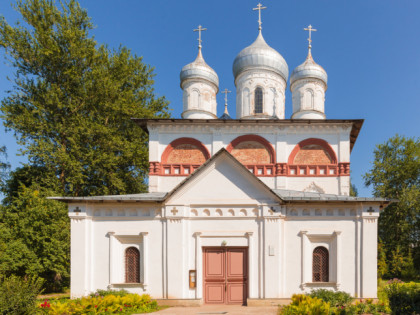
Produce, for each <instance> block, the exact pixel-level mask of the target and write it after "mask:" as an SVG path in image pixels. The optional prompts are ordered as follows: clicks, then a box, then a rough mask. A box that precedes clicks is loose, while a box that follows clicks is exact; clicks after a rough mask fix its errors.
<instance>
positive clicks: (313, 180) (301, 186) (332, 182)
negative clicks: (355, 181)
mask: <svg viewBox="0 0 420 315" xmlns="http://www.w3.org/2000/svg"><path fill="white" fill-rule="evenodd" d="M339 178H340V177H303V176H302V177H301V176H299V177H298V176H296V177H292V176H290V177H287V178H286V183H287V184H286V187H287V189H290V190H299V191H308V192H319V193H324V194H336V195H339V194H340V191H339V185H338V183H339Z"/></svg>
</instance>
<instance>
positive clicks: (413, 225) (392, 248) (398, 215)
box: [364, 135, 420, 276]
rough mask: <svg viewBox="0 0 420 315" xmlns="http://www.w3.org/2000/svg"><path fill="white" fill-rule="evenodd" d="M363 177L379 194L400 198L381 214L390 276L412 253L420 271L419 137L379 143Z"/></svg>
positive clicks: (394, 274) (394, 138)
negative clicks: (368, 170)
mask: <svg viewBox="0 0 420 315" xmlns="http://www.w3.org/2000/svg"><path fill="white" fill-rule="evenodd" d="M364 179H365V184H366V185H367V186H372V187H373V193H374V195H375V196H376V197H384V198H393V199H395V198H396V199H398V202H397V203H394V204H391V205H390V206H388V207H387V208H386V209H385V210H384V211H383V212H382V214H381V216H380V218H379V237H380V239H381V240H382V242H383V245H384V249H385V252H386V256H387V262H388V264H390V263H391V262H392V266H389V267H390V268H389V272H390V274H389V276H398V275H397V274H398V273H399V274H400V273H401V272H400V271H401V266H403V265H404V264H407V263H408V264H409V263H410V259H411V256H410V255H411V254H412V255H413V259H414V265H416V266H417V267H418V268H419V270H418V273H419V274H420V238H419V236H420V139H419V138H417V139H415V138H406V137H402V136H399V135H396V136H394V137H392V138H390V139H389V140H388V141H387V142H385V143H384V144H380V145H378V146H377V147H376V150H375V151H374V162H373V168H372V169H371V170H370V172H368V173H366V174H365V176H364ZM398 262H400V263H399V265H401V266H400V267H397V266H396V265H398ZM411 263H412V260H411ZM399 268H400V269H399ZM404 268H408V267H404ZM393 271H395V272H393Z"/></svg>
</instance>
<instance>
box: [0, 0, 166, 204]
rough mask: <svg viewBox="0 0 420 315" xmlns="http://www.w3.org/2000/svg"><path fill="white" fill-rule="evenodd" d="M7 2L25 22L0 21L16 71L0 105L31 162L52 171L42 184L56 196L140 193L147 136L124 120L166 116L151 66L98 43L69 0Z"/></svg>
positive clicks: (2, 42) (1, 41) (0, 40)
mask: <svg viewBox="0 0 420 315" xmlns="http://www.w3.org/2000/svg"><path fill="white" fill-rule="evenodd" d="M16 9H17V11H18V12H19V13H20V14H21V16H22V20H23V21H24V22H25V25H27V27H24V26H22V25H23V24H19V25H16V26H11V25H9V24H8V23H7V21H6V20H5V19H4V18H1V19H0V47H2V48H4V51H5V52H6V54H7V55H8V56H9V60H10V62H11V64H12V66H13V67H14V69H15V70H16V71H15V75H14V78H13V83H14V87H13V90H12V91H9V93H8V96H7V97H6V98H5V99H4V100H3V101H2V103H1V107H0V109H1V112H2V116H1V118H3V120H4V121H5V126H6V128H7V129H10V130H13V131H14V133H15V135H16V137H17V139H18V141H19V143H20V144H22V145H23V146H24V147H25V150H24V152H25V153H26V154H27V155H28V158H29V162H30V165H31V166H36V167H42V168H45V169H46V170H47V174H54V177H53V178H50V179H49V180H50V185H52V186H55V190H56V191H59V192H60V193H62V194H65V195H73V196H82V195H98V194H120V193H136V192H140V191H142V190H144V189H145V183H144V179H145V177H146V176H147V171H148V152H147V141H148V138H147V135H146V134H145V133H144V132H143V131H142V130H141V129H140V128H138V127H137V126H135V124H134V123H133V122H132V121H131V120H130V118H132V117H137V118H152V117H168V116H169V114H168V103H167V102H166V100H165V99H164V98H163V97H160V98H156V97H155V96H154V91H153V88H152V85H153V76H154V74H153V69H152V68H151V67H149V66H148V65H146V64H144V63H143V62H142V58H141V57H138V56H136V55H133V54H132V53H131V51H130V50H129V49H127V48H125V47H120V48H119V49H117V50H111V49H109V48H108V47H106V46H105V45H100V46H99V45H98V44H97V43H96V41H95V40H94V38H93V37H92V36H90V34H89V33H90V31H91V30H92V29H93V24H92V22H91V20H90V18H89V16H88V15H87V12H86V10H84V9H82V8H81V7H80V5H79V4H78V3H77V1H75V0H69V1H68V2H66V3H61V7H58V6H56V4H55V2H54V1H51V0H28V1H21V0H20V1H18V2H17V5H16Z"/></svg>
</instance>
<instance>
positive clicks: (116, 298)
mask: <svg viewBox="0 0 420 315" xmlns="http://www.w3.org/2000/svg"><path fill="white" fill-rule="evenodd" d="M104 292H106V295H105V296H96V297H92V296H89V297H83V298H81V299H74V300H67V301H61V302H60V301H53V300H50V301H44V303H42V304H41V305H39V308H38V310H39V311H40V312H43V313H44V314H51V315H61V314H114V313H118V314H134V313H148V312H151V311H156V310H157V309H158V306H157V303H156V301H152V300H151V298H150V296H149V295H147V294H143V295H141V296H140V295H138V294H130V293H127V294H125V295H123V296H122V295H113V294H108V292H109V291H104Z"/></svg>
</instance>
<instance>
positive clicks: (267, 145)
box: [226, 135, 276, 163]
mask: <svg viewBox="0 0 420 315" xmlns="http://www.w3.org/2000/svg"><path fill="white" fill-rule="evenodd" d="M244 141H255V142H259V143H261V144H262V145H263V146H264V147H265V148H266V149H267V150H268V153H269V154H270V163H275V160H276V151H274V149H273V146H272V145H271V144H270V142H268V141H267V140H266V139H265V138H263V137H260V136H257V135H244V136H239V137H237V138H236V139H235V140H233V141H232V142H231V143H229V145H228V146H227V147H226V150H227V151H228V152H229V153H231V152H232V150H233V149H234V148H235V147H236V146H237V145H238V144H239V143H241V142H244Z"/></svg>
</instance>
